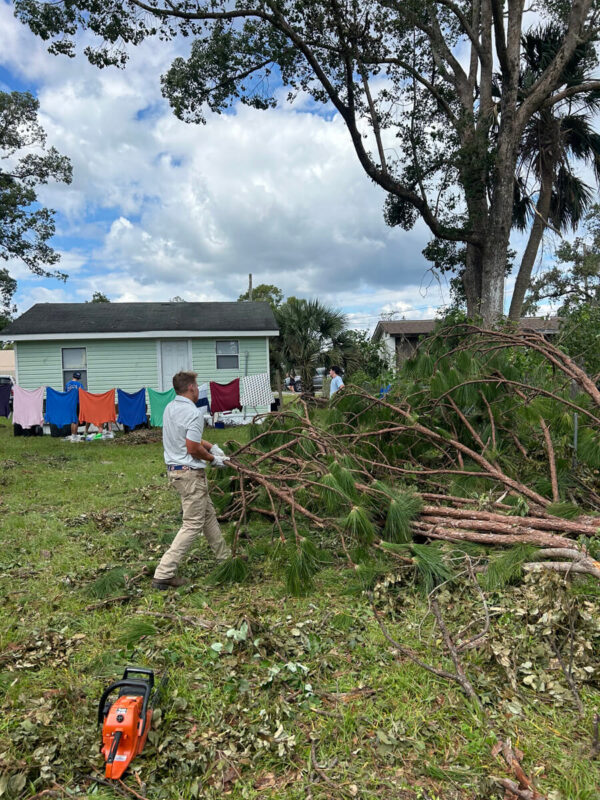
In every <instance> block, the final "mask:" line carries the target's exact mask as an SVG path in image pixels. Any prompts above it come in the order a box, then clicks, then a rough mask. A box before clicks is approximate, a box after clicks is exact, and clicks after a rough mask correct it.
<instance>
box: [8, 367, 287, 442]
mask: <svg viewBox="0 0 600 800" xmlns="http://www.w3.org/2000/svg"><path fill="white" fill-rule="evenodd" d="M240 388H241V391H240ZM44 391H45V392H46V410H45V413H44V410H43V409H44ZM115 391H116V393H117V406H118V417H117V416H116V413H115V412H116V409H115ZM146 391H147V392H148V399H149V402H150V424H151V425H152V426H153V427H162V419H163V413H164V409H165V407H166V406H167V404H168V403H170V402H171V400H172V399H173V398H174V397H175V390H174V389H168V390H167V391H165V392H159V391H157V390H156V389H152V388H148V389H146V387H143V388H141V389H139V390H138V391H137V392H133V393H130V392H126V391H125V390H123V389H116V390H115V389H109V390H108V391H107V392H102V393H93V392H88V391H86V390H85V389H81V388H80V389H78V390H77V391H73V390H71V391H68V392H64V391H58V390H57V389H53V388H52V387H51V386H47V387H45V390H44V387H40V388H38V389H24V388H22V387H20V386H15V387H14V396H13V423H15V424H16V425H20V426H21V427H22V428H31V427H34V426H38V425H43V424H44V421H45V422H47V423H48V424H51V425H56V426H57V427H59V428H60V427H64V426H65V425H68V424H72V423H90V424H93V425H96V426H97V427H101V426H102V425H103V424H104V423H110V422H115V421H116V422H118V423H120V424H123V425H126V426H128V427H130V428H134V427H136V426H138V425H141V424H146V423H147V421H148V415H147V413H146ZM209 394H210V400H209ZM0 399H1V398H0ZM272 401H273V393H272V391H271V386H270V381H269V376H268V375H267V374H266V373H264V374H260V375H249V376H246V377H244V378H242V379H240V378H235V379H234V380H232V381H230V382H229V383H226V384H220V383H217V382H216V381H209V382H208V383H204V384H202V385H201V386H200V387H199V398H198V402H197V405H198V406H199V407H206V409H207V411H208V412H209V413H210V412H212V413H213V414H214V413H217V412H224V411H232V410H234V409H240V410H241V409H242V408H244V407H245V406H246V407H254V408H258V407H260V406H267V407H270V405H271V403H272ZM211 402H212V408H211ZM8 415H9V410H8V402H6V403H5V404H4V405H1V404H0V416H6V417H8Z"/></svg>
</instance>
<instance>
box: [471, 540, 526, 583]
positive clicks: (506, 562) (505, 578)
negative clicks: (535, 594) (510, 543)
mask: <svg viewBox="0 0 600 800" xmlns="http://www.w3.org/2000/svg"><path fill="white" fill-rule="evenodd" d="M535 553H536V548H535V547H533V546H532V545H530V544H518V545H517V546H516V547H511V549H510V550H506V551H504V552H502V553H500V554H499V555H496V556H493V557H492V558H490V561H489V564H488V568H487V572H486V574H485V575H484V576H483V581H482V585H483V588H484V589H485V590H486V591H488V592H496V591H498V590H499V589H502V588H503V587H504V586H508V584H510V583H515V582H517V581H519V580H520V579H521V576H522V574H523V570H522V567H523V564H524V563H525V562H526V561H531V559H532V558H534V557H535Z"/></svg>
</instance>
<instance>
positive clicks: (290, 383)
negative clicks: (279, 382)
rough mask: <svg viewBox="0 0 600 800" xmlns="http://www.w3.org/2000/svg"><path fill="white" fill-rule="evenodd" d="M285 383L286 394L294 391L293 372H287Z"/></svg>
mask: <svg viewBox="0 0 600 800" xmlns="http://www.w3.org/2000/svg"><path fill="white" fill-rule="evenodd" d="M285 382H286V384H287V389H288V392H295V391H296V376H295V375H294V373H293V371H291V370H290V372H288V376H287V378H286V379H285Z"/></svg>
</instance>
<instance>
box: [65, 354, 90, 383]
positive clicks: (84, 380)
mask: <svg viewBox="0 0 600 800" xmlns="http://www.w3.org/2000/svg"><path fill="white" fill-rule="evenodd" d="M65 350H83V355H84V362H85V366H83V367H71V368H70V369H65ZM60 366H61V369H62V379H63V389H64V387H65V386H66V385H67V383H68V381H66V380H65V372H68V373H70V374H71V376H72V374H73V372H81V383H83V385H84V386H87V385H88V380H87V373H88V362H87V347H61V348H60ZM69 380H73V378H72V377H71V378H69Z"/></svg>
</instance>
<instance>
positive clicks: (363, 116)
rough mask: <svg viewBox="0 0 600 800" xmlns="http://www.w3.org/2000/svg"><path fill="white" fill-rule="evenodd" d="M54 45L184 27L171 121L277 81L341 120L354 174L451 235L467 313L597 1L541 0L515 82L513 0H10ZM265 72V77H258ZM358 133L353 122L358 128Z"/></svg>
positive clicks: (592, 84) (481, 296) (496, 294)
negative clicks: (541, 41) (530, 142)
mask: <svg viewBox="0 0 600 800" xmlns="http://www.w3.org/2000/svg"><path fill="white" fill-rule="evenodd" d="M15 7H16V12H17V14H18V15H19V16H20V18H21V19H22V20H23V21H25V22H26V23H28V24H29V25H30V27H31V28H32V30H33V31H35V32H36V33H38V34H39V35H41V36H42V37H44V38H46V39H51V50H52V51H53V52H55V53H67V54H73V53H74V48H75V44H74V37H75V36H76V34H77V31H78V30H80V29H87V30H89V31H92V32H93V33H95V34H97V35H98V37H99V42H98V46H97V47H96V48H93V47H88V48H87V51H86V52H87V55H88V58H90V60H91V61H92V62H94V63H96V64H98V65H100V66H103V65H107V64H118V65H123V64H124V63H125V61H126V55H127V54H126V46H125V45H127V44H129V43H133V44H138V43H139V42H141V41H142V40H144V39H145V38H147V37H152V36H158V37H162V38H173V37H175V36H186V37H190V38H191V40H192V45H191V48H190V53H189V56H188V57H187V58H186V59H184V58H178V59H177V60H176V61H175V62H174V63H173V65H172V67H171V69H170V70H169V72H168V73H167V75H165V76H164V78H163V91H164V94H165V96H166V97H168V98H169V100H170V102H171V104H172V106H173V109H174V111H175V113H176V114H177V115H178V116H179V117H181V118H182V119H186V120H192V121H204V119H205V114H206V110H207V109H210V110H211V111H213V112H222V111H224V110H225V109H226V108H228V107H230V106H231V105H232V104H233V103H235V102H237V101H241V102H243V103H247V104H249V105H252V106H254V107H257V108H268V107H271V106H273V105H275V103H276V97H275V91H276V89H277V88H278V87H279V85H280V83H279V80H281V81H282V82H283V84H284V85H285V86H286V87H289V89H290V94H289V95H288V96H289V97H292V96H293V95H294V93H296V92H298V91H305V92H308V93H309V94H310V95H311V96H312V97H313V98H314V99H315V100H316V101H317V102H320V103H327V104H330V105H331V107H332V108H333V109H335V111H336V112H337V113H338V114H339V115H340V116H341V118H342V119H343V121H344V123H345V125H346V127H347V129H348V132H349V134H350V137H351V140H352V144H353V146H354V149H355V151H356V155H357V157H358V159H359V161H360V163H361V165H362V167H363V169H364V171H365V172H366V173H367V175H368V176H369V177H370V178H371V180H373V181H374V182H375V183H377V184H378V185H379V186H381V187H382V189H384V190H385V191H386V192H387V193H388V203H389V206H390V209H388V210H389V211H390V215H391V216H392V217H393V219H394V221H395V222H401V223H402V224H403V225H404V226H405V227H410V225H411V224H414V221H415V219H416V217H417V216H419V215H420V216H421V217H422V219H423V220H424V221H425V223H426V224H427V225H428V227H429V229H430V230H431V232H432V234H433V236H434V237H436V238H438V239H440V240H446V241H448V242H457V243H462V244H464V245H465V246H466V267H465V269H464V273H463V281H464V288H465V292H466V297H467V303H468V310H469V313H470V314H471V315H475V314H480V315H481V316H482V317H483V319H484V321H485V322H486V323H493V322H494V321H495V320H496V319H497V318H498V317H499V316H500V315H501V314H502V311H503V295H504V281H505V273H506V262H507V251H508V245H509V238H510V231H511V227H512V220H513V199H514V194H515V173H516V168H517V160H518V155H519V148H520V143H521V141H522V138H523V134H524V131H525V130H526V127H527V125H528V123H529V122H530V120H531V119H532V117H533V116H534V115H536V114H538V113H539V112H540V111H541V110H542V109H550V108H552V107H553V106H554V105H555V104H557V103H560V102H562V101H563V100H565V99H566V98H571V97H575V96H577V95H578V94H581V93H585V92H590V91H591V90H593V89H596V88H598V87H600V82H599V81H596V80H593V79H590V80H586V81H584V82H583V83H579V84H577V85H570V84H567V83H565V80H564V76H565V65H566V64H567V63H568V62H569V60H570V59H571V57H572V55H573V53H574V51H575V48H576V47H577V46H578V45H581V44H582V43H584V42H595V41H596V38H597V33H598V22H599V20H600V16H599V8H598V0H573V2H565V0H541V2H539V3H536V4H535V12H536V22H537V24H540V22H541V23H544V22H553V23H554V24H556V25H558V26H559V27H560V29H561V31H562V39H561V44H560V46H559V47H558V48H557V49H556V51H555V52H554V53H553V55H552V57H551V58H549V59H548V62H547V64H545V67H544V69H543V70H542V71H541V72H540V74H539V75H537V76H536V77H535V79H534V80H532V81H531V83H529V84H528V85H523V84H522V82H521V81H520V73H521V67H522V53H521V48H522V36H523V33H524V30H525V29H526V25H527V23H526V22H525V17H526V15H527V13H528V12H526V9H525V1H524V0H146V1H145V2H144V1H143V0H125V1H124V2H120V0H119V2H117V0H103V1H102V2H99V0H62V2H61V1H60V0H58V1H57V2H52V3H45V2H35V0H16V2H15ZM274 76H276V79H275V78H274ZM366 134H368V135H366Z"/></svg>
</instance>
